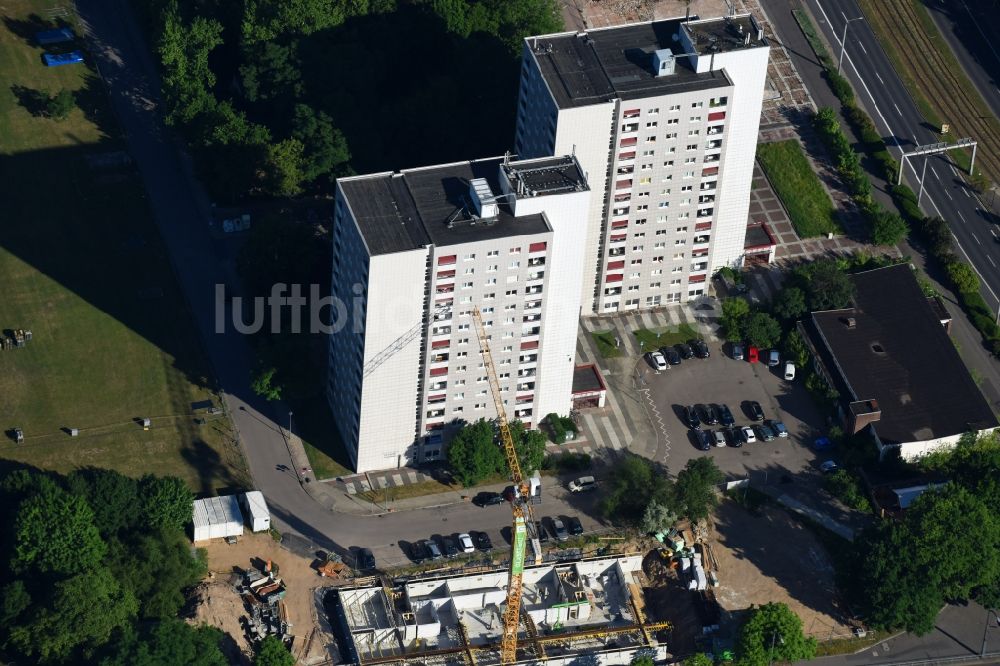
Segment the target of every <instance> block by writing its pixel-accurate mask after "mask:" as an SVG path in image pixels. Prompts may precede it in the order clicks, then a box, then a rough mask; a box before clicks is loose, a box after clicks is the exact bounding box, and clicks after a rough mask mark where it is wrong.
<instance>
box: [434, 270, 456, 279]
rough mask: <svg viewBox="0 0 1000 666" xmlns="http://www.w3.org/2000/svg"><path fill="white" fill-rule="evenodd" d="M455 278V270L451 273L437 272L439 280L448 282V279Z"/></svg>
mask: <svg viewBox="0 0 1000 666" xmlns="http://www.w3.org/2000/svg"><path fill="white" fill-rule="evenodd" d="M453 277H455V271H454V270H450V271H438V272H437V279H438V280H447V279H448V278H453Z"/></svg>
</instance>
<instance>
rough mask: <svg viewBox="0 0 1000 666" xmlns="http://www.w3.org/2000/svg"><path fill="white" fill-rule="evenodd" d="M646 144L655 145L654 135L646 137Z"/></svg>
mask: <svg viewBox="0 0 1000 666" xmlns="http://www.w3.org/2000/svg"><path fill="white" fill-rule="evenodd" d="M646 143H656V135H655V134H650V135H649V136H647V137H646Z"/></svg>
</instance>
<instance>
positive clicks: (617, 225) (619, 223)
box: [611, 220, 628, 229]
mask: <svg viewBox="0 0 1000 666" xmlns="http://www.w3.org/2000/svg"><path fill="white" fill-rule="evenodd" d="M627 226H628V220H615V221H614V222H612V223H611V228H612V229H624V228H625V227H627Z"/></svg>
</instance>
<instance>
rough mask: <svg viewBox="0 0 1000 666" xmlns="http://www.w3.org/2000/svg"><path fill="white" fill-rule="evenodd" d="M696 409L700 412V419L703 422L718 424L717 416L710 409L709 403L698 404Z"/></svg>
mask: <svg viewBox="0 0 1000 666" xmlns="http://www.w3.org/2000/svg"><path fill="white" fill-rule="evenodd" d="M698 411H699V412H701V420H702V422H703V423H706V424H708V425H718V423H719V416H718V414H716V413H715V410H714V409H712V406H711V405H698Z"/></svg>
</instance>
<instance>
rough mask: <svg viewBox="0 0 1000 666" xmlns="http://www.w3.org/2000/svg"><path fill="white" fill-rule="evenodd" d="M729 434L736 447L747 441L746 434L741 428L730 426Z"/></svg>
mask: <svg viewBox="0 0 1000 666" xmlns="http://www.w3.org/2000/svg"><path fill="white" fill-rule="evenodd" d="M729 434H730V435H732V437H733V446H734V447H736V448H737V449H738V448H740V447H741V446H743V445H744V444H746V443H747V436H746V435H745V434H744V433H743V428H730V429H729Z"/></svg>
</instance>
